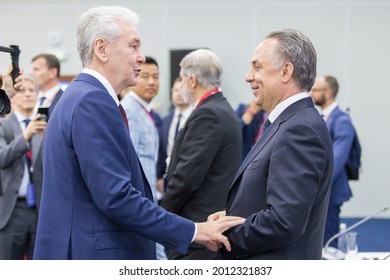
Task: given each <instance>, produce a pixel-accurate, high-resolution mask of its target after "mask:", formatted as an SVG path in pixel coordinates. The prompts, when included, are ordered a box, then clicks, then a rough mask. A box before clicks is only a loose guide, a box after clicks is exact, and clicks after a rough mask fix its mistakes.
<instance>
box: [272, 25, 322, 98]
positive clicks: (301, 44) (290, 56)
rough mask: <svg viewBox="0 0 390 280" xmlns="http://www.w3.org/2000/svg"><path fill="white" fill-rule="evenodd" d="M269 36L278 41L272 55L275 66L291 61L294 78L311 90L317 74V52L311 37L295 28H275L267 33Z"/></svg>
mask: <svg viewBox="0 0 390 280" xmlns="http://www.w3.org/2000/svg"><path fill="white" fill-rule="evenodd" d="M268 38H275V39H277V41H278V44H277V45H276V47H275V48H274V51H273V54H272V57H271V59H272V60H273V61H274V63H275V67H276V68H277V69H279V68H280V67H282V65H283V64H284V63H286V62H290V63H291V64H292V65H293V66H294V72H293V75H292V77H293V79H294V80H295V81H296V83H297V85H298V86H299V88H300V89H302V90H307V91H309V90H310V89H311V88H312V86H313V84H314V81H315V78H316V75H317V70H316V67H317V54H316V50H315V49H314V46H313V44H312V43H311V41H310V39H309V38H308V37H307V36H305V35H304V34H303V33H302V32H300V31H298V30H295V29H280V30H275V31H272V32H270V33H269V34H268V35H266V37H265V39H268Z"/></svg>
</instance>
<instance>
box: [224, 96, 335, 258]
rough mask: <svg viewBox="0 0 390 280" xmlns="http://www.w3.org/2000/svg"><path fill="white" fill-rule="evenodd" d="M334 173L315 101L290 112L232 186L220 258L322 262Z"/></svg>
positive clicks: (260, 143)
mask: <svg viewBox="0 0 390 280" xmlns="http://www.w3.org/2000/svg"><path fill="white" fill-rule="evenodd" d="M332 171H333V153H332V143H331V139H330V137H329V132H328V129H327V127H326V125H325V122H324V120H323V119H322V117H321V116H320V115H319V113H318V111H317V110H316V109H315V108H314V105H313V101H312V99H311V98H310V97H308V98H304V99H302V100H299V101H297V102H295V103H293V104H291V105H290V106H289V107H288V108H286V109H285V110H284V111H283V112H282V113H281V114H280V115H279V117H277V118H276V119H275V121H274V122H273V123H272V124H271V126H270V127H269V128H268V130H267V131H266V132H265V133H264V134H263V135H262V137H261V138H260V139H259V140H258V141H257V143H256V144H255V145H254V146H253V148H252V150H251V151H250V152H249V154H248V156H247V157H246V158H245V160H244V161H243V163H242V164H241V166H240V168H239V170H238V172H237V174H236V176H235V178H234V180H233V184H232V186H231V188H230V191H229V194H228V198H227V206H226V213H227V214H228V215H233V216H235V215H237V216H241V217H245V218H246V221H245V222H244V223H243V224H242V225H239V226H237V227H234V228H232V229H230V230H228V231H227V232H226V233H225V234H226V236H227V237H228V238H229V241H230V244H231V246H232V251H231V252H227V251H225V250H220V251H219V254H218V258H220V259H321V258H322V239H323V235H324V228H325V218H326V211H327V206H328V200H329V190H330V183H331V177H332Z"/></svg>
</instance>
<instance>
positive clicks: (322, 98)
mask: <svg viewBox="0 0 390 280" xmlns="http://www.w3.org/2000/svg"><path fill="white" fill-rule="evenodd" d="M327 91H328V86H327V84H326V82H325V78H323V77H320V78H317V79H316V81H315V82H314V85H313V87H312V88H311V90H310V95H311V98H312V99H313V102H314V104H315V105H317V106H320V107H323V106H324V105H325V104H326V93H327Z"/></svg>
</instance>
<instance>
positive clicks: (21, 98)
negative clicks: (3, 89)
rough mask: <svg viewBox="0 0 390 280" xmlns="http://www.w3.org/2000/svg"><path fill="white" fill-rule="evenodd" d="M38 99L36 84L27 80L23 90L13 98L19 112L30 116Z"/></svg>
mask: <svg viewBox="0 0 390 280" xmlns="http://www.w3.org/2000/svg"><path fill="white" fill-rule="evenodd" d="M37 99H38V92H37V91H36V89H35V85H34V83H33V82H32V81H30V80H27V79H26V80H24V88H23V90H22V91H20V92H19V93H18V94H16V95H15V96H14V97H13V98H12V104H13V105H14V106H15V109H16V110H17V111H19V112H21V113H23V114H28V115H30V114H31V113H32V112H33V110H34V106H35V103H36V102H37Z"/></svg>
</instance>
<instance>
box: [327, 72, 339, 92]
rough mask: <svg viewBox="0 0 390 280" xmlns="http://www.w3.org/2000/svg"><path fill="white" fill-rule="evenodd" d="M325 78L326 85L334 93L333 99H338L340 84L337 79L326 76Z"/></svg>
mask: <svg viewBox="0 0 390 280" xmlns="http://www.w3.org/2000/svg"><path fill="white" fill-rule="evenodd" d="M324 78H325V82H326V84H327V85H328V87H329V88H330V90H331V91H332V93H333V97H336V95H337V93H338V92H339V83H338V82H337V79H336V78H335V77H333V76H325V77H324Z"/></svg>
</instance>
